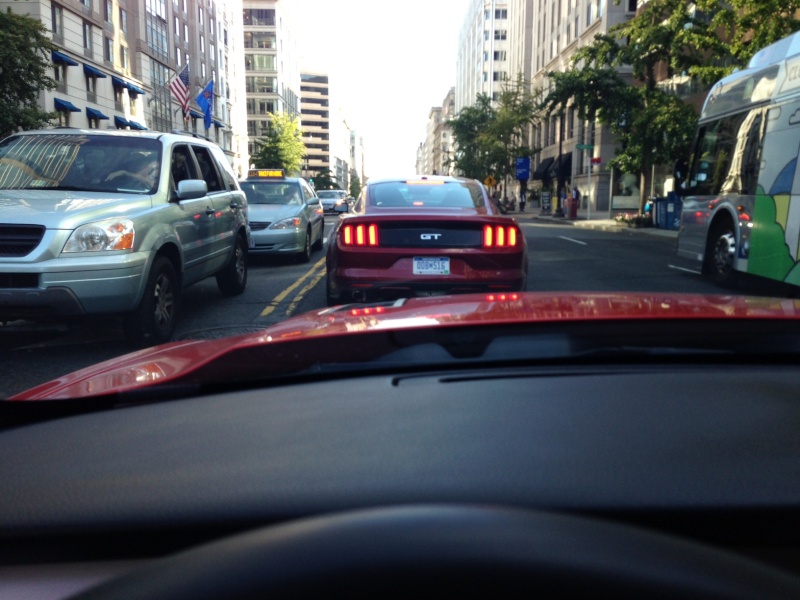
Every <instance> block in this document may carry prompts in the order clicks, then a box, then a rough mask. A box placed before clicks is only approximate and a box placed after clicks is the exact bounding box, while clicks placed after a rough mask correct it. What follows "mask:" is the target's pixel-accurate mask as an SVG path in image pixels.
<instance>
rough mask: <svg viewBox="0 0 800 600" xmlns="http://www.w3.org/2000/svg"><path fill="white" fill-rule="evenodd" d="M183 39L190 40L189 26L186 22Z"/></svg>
mask: <svg viewBox="0 0 800 600" xmlns="http://www.w3.org/2000/svg"><path fill="white" fill-rule="evenodd" d="M183 41H184V42H187V43H188V42H189V26H188V25H187V24H186V23H184V24H183Z"/></svg>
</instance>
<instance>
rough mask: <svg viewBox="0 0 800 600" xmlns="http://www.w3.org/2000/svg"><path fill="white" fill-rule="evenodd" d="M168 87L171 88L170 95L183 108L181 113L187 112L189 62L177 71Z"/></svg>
mask: <svg viewBox="0 0 800 600" xmlns="http://www.w3.org/2000/svg"><path fill="white" fill-rule="evenodd" d="M169 89H170V90H172V95H173V96H175V99H176V100H177V101H178V104H180V105H181V108H182V109H183V114H184V115H185V114H186V113H188V112H189V63H186V66H185V67H183V70H182V71H181V72H180V73H178V76H177V77H176V78H175V79H173V80H172V83H170V84H169Z"/></svg>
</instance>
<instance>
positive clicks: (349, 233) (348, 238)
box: [342, 223, 378, 246]
mask: <svg viewBox="0 0 800 600" xmlns="http://www.w3.org/2000/svg"><path fill="white" fill-rule="evenodd" d="M342 243H343V244H344V245H345V246H377V245H378V226H377V225H375V224H374V223H372V224H369V225H345V226H344V227H342Z"/></svg>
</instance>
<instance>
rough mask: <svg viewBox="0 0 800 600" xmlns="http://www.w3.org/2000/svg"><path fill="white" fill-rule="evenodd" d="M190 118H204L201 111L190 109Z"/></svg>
mask: <svg viewBox="0 0 800 600" xmlns="http://www.w3.org/2000/svg"><path fill="white" fill-rule="evenodd" d="M189 116H190V117H194V118H195V119H202V118H203V113H201V112H200V111H197V110H195V109H193V108H190V109H189Z"/></svg>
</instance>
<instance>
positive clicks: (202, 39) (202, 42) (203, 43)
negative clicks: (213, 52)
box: [200, 35, 206, 54]
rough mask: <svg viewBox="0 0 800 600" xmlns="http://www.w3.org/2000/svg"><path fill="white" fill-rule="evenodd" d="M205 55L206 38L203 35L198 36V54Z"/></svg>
mask: <svg viewBox="0 0 800 600" xmlns="http://www.w3.org/2000/svg"><path fill="white" fill-rule="evenodd" d="M205 53H206V37H205V36H204V35H201V36H200V54H205Z"/></svg>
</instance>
